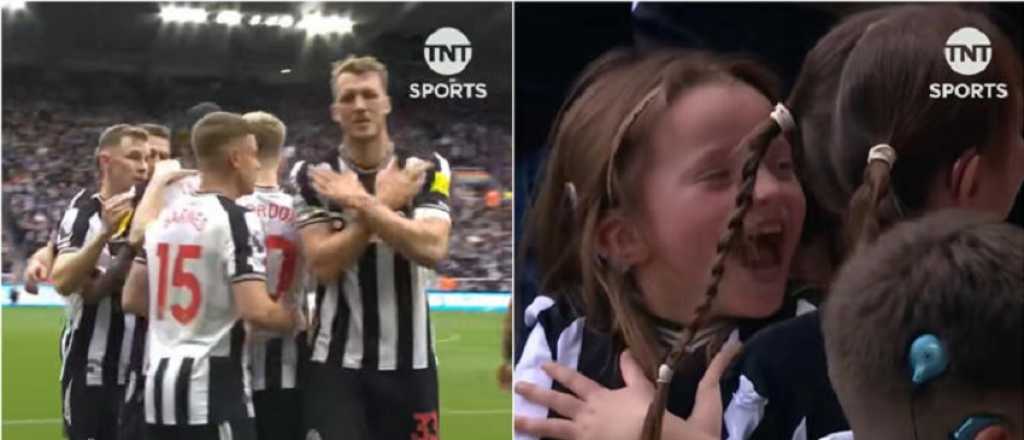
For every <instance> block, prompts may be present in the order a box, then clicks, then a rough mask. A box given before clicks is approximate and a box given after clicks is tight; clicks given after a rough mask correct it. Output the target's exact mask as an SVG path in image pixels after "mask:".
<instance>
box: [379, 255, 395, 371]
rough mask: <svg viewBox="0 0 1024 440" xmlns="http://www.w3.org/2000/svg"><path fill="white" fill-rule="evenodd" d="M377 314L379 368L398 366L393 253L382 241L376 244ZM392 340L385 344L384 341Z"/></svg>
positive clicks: (388, 368)
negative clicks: (378, 323) (390, 342)
mask: <svg viewBox="0 0 1024 440" xmlns="http://www.w3.org/2000/svg"><path fill="white" fill-rule="evenodd" d="M377 314H378V316H380V343H378V344H377V347H378V354H377V356H378V358H377V359H378V361H379V366H378V369H379V370H394V369H396V368H397V367H398V319H399V317H398V304H397V303H396V298H395V253H394V251H392V250H391V248H390V247H389V246H387V245H385V244H383V243H380V244H378V245H377ZM389 340H390V341H393V342H394V343H392V344H387V343H385V342H384V341H389Z"/></svg>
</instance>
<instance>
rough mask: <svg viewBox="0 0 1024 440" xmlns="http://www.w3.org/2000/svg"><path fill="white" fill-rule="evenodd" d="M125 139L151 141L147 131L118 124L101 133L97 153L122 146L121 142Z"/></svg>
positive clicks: (129, 125)
mask: <svg viewBox="0 0 1024 440" xmlns="http://www.w3.org/2000/svg"><path fill="white" fill-rule="evenodd" d="M125 137H130V138H133V139H138V140H140V141H143V142H145V141H146V140H147V139H149V135H148V134H146V131H145V130H143V129H141V128H139V127H136V126H134V125H131V124H117V125H111V126H110V127H107V129H105V130H103V133H100V140H99V145H98V146H97V149H96V150H97V152H99V150H102V149H104V148H107V147H116V146H120V145H121V140H122V139H123V138H125Z"/></svg>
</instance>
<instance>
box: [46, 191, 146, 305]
mask: <svg viewBox="0 0 1024 440" xmlns="http://www.w3.org/2000/svg"><path fill="white" fill-rule="evenodd" d="M101 206H102V207H101V208H100V209H101V210H102V214H101V218H102V221H103V229H102V231H100V232H99V233H98V234H95V235H94V236H93V237H92V238H91V239H89V240H86V239H85V236H86V233H87V231H88V225H89V224H88V218H89V217H90V216H92V215H93V212H90V210H89V209H86V208H83V209H72V210H69V211H68V213H67V214H66V215H65V219H64V222H62V225H61V229H62V230H61V235H62V237H61V239H60V240H58V249H60V251H59V253H58V255H57V259H56V261H54V264H53V273H52V278H53V284H54V287H55V288H56V289H57V292H58V293H60V294H61V295H64V296H67V295H70V294H72V293H81V294H82V296H83V298H84V299H85V300H86V302H91V301H96V300H98V299H99V297H100V295H103V294H104V292H103V291H100V290H98V289H91V288H86V287H87V286H86V283H87V282H89V280H90V277H91V276H92V274H93V271H94V270H95V268H96V262H97V261H98V260H99V257H100V254H101V253H102V252H103V247H104V246H106V245H107V242H109V241H110V239H111V237H113V235H114V233H115V232H116V229H117V224H118V223H119V222H120V221H121V220H122V219H123V218H124V216H125V215H128V212H129V210H130V209H131V197H130V196H128V195H126V194H122V195H119V196H115V197H113V198H111V199H110V200H107V201H106V202H103V203H102V205H101ZM82 216H85V217H84V220H83V217H82Z"/></svg>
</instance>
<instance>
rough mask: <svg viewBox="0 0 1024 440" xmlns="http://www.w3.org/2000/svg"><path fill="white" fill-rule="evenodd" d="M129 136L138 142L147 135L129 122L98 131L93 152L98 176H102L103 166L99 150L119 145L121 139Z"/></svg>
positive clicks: (145, 138)
mask: <svg viewBox="0 0 1024 440" xmlns="http://www.w3.org/2000/svg"><path fill="white" fill-rule="evenodd" d="M125 137H128V138H131V139H135V140H138V141H140V142H146V140H147V139H148V135H146V131H145V130H143V129H141V128H139V127H136V126H134V125H131V124H116V125H111V126H110V127H107V128H106V129H104V130H103V132H102V133H100V139H99V142H98V144H97V146H96V151H95V152H94V153H93V165H95V166H96V170H97V171H98V172H99V176H100V178H101V179H102V178H103V167H101V166H100V152H101V151H103V150H106V149H107V148H111V147H119V146H121V141H122V140H123V139H124V138H125Z"/></svg>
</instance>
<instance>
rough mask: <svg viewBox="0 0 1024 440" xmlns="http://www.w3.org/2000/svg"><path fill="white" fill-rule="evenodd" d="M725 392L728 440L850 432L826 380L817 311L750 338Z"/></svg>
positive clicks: (805, 438)
mask: <svg viewBox="0 0 1024 440" xmlns="http://www.w3.org/2000/svg"><path fill="white" fill-rule="evenodd" d="M722 388H723V400H722V402H723V404H722V407H723V409H724V411H725V413H724V418H725V428H726V429H725V431H724V433H723V434H725V435H727V437H724V438H727V439H730V440H747V439H753V440H767V439H777V438H785V439H787V440H789V439H792V440H815V439H819V438H824V437H827V436H828V435H830V434H834V433H837V432H841V431H846V430H848V429H850V425H849V423H848V422H847V421H846V416H845V415H844V414H843V409H842V407H840V406H839V399H838V397H836V393H835V391H833V389H832V384H831V382H830V381H829V378H828V365H827V364H826V362H825V340H824V338H823V336H822V333H821V315H820V314H819V313H818V312H816V311H815V312H813V313H807V314H804V315H801V316H799V317H797V318H795V319H790V320H786V321H784V322H780V323H777V324H774V325H771V326H769V327H768V328H765V329H764V330H763V331H761V332H760V333H758V334H757V335H756V336H755V337H753V338H751V340H750V341H748V342H747V344H746V345H745V346H744V347H743V352H742V353H741V354H740V356H739V358H738V359H737V361H736V365H735V367H734V368H733V369H732V371H730V372H729V374H726V375H725V376H723V377H722ZM834 438H839V437H834Z"/></svg>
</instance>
